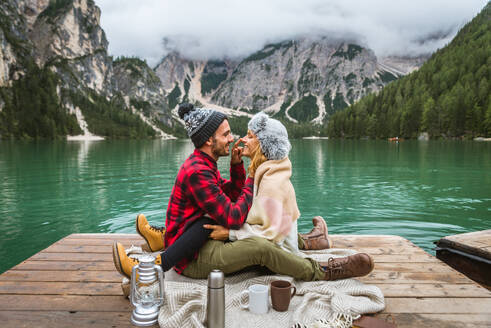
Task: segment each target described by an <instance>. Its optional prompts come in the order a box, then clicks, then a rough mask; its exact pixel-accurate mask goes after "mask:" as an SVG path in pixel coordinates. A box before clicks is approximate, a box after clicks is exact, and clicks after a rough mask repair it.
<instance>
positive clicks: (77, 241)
mask: <svg viewBox="0 0 491 328" xmlns="http://www.w3.org/2000/svg"><path fill="white" fill-rule="evenodd" d="M115 241H118V242H120V243H121V244H123V246H125V247H130V246H131V245H135V246H140V245H142V244H145V243H146V242H145V240H144V239H143V238H139V239H138V238H135V239H124V240H118V239H115V240H111V239H62V240H59V241H57V242H56V243H54V244H53V245H75V246H77V245H85V246H104V245H106V246H109V247H110V246H112V245H113V244H114V242H115Z"/></svg>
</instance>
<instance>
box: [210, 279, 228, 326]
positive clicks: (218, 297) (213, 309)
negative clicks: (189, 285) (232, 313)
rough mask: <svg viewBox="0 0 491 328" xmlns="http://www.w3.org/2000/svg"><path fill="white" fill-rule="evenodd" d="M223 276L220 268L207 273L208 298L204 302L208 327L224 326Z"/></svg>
mask: <svg viewBox="0 0 491 328" xmlns="http://www.w3.org/2000/svg"><path fill="white" fill-rule="evenodd" d="M224 280H225V277H224V275H223V272H222V271H220V270H213V271H211V272H210V274H209V275H208V298H207V304H206V325H207V327H208V328H224V327H225V287H224V286H225V282H224Z"/></svg>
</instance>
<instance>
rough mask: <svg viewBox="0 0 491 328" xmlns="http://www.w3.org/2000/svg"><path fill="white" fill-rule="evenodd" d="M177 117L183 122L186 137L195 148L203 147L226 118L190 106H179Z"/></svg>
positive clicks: (208, 110) (214, 111) (220, 114)
mask: <svg viewBox="0 0 491 328" xmlns="http://www.w3.org/2000/svg"><path fill="white" fill-rule="evenodd" d="M178 113H179V117H180V118H181V119H183V120H184V124H185V128H186V131H187V133H188V136H189V137H190V138H191V140H192V141H193V144H194V146H195V147H196V148H199V147H201V146H203V144H204V143H205V142H206V140H208V139H210V137H211V136H212V135H213V134H214V133H215V131H216V130H217V129H218V127H219V126H220V124H222V122H223V120H225V119H227V116H226V115H225V114H223V113H221V112H218V111H216V110H212V109H205V108H195V107H194V106H193V105H192V104H187V103H184V104H181V105H179V109H178Z"/></svg>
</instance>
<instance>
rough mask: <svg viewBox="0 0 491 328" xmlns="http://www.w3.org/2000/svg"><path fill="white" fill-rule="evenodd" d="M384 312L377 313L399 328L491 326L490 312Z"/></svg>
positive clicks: (472, 327)
mask: <svg viewBox="0 0 491 328" xmlns="http://www.w3.org/2000/svg"><path fill="white" fill-rule="evenodd" d="M388 316H389V315H388V314H386V313H382V314H378V315H376V317H378V318H382V319H383V320H385V321H388V322H394V321H395V323H396V324H397V328H413V327H418V328H435V327H449V328H457V327H459V328H482V327H489V324H490V321H491V319H490V316H489V315H488V314H448V313H445V314H435V313H421V314H420V313H391V314H390V316H391V318H388Z"/></svg>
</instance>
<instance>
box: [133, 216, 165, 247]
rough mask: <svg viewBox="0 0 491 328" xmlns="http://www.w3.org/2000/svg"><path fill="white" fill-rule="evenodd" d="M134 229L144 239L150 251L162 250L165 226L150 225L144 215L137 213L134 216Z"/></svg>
mask: <svg viewBox="0 0 491 328" xmlns="http://www.w3.org/2000/svg"><path fill="white" fill-rule="evenodd" d="M136 231H137V232H138V234H140V236H142V237H143V239H145V241H146V242H147V245H148V248H149V249H150V251H151V252H157V251H162V250H164V248H165V244H164V236H165V227H162V228H157V227H154V226H151V225H150V224H149V223H148V221H147V218H146V217H145V215H143V214H138V215H137V216H136Z"/></svg>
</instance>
